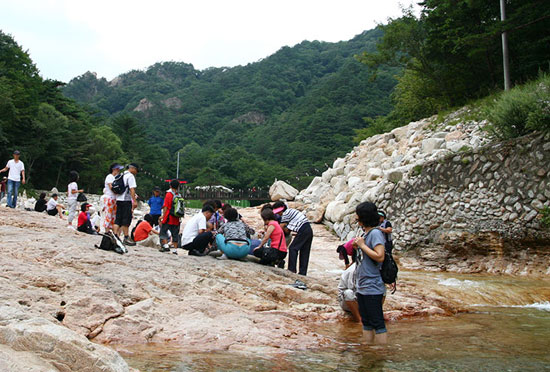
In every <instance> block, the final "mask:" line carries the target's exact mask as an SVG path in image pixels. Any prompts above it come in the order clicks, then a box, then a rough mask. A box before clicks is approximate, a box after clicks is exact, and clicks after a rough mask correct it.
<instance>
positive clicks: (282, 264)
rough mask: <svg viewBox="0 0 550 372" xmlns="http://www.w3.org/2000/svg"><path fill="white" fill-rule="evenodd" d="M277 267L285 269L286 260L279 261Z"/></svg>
mask: <svg viewBox="0 0 550 372" xmlns="http://www.w3.org/2000/svg"><path fill="white" fill-rule="evenodd" d="M277 267H278V268H279V269H284V268H285V260H281V261H279V263H278V264H277Z"/></svg>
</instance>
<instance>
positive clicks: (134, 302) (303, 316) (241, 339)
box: [0, 207, 460, 352]
mask: <svg viewBox="0 0 550 372" xmlns="http://www.w3.org/2000/svg"><path fill="white" fill-rule="evenodd" d="M241 213H242V215H243V217H244V219H245V221H246V222H248V223H250V224H251V225H254V227H256V228H260V227H261V222H260V221H261V220H260V219H259V209H256V208H249V209H243V210H241ZM313 227H314V234H315V238H314V242H313V248H312V254H311V263H310V271H309V275H308V277H307V278H303V277H298V276H297V275H295V274H292V273H290V272H288V271H287V270H283V269H277V268H271V267H265V266H261V265H259V264H257V263H254V262H242V261H233V260H228V261H221V260H217V259H215V258H213V257H210V256H207V257H190V256H188V255H187V252H186V251H183V250H179V255H177V256H176V255H173V254H167V253H160V252H158V251H157V250H156V249H153V248H146V247H140V246H137V247H131V248H130V252H129V253H128V254H126V255H123V256H121V255H118V254H116V253H114V252H105V251H101V250H98V249H96V248H94V244H99V242H100V237H97V236H91V235H86V234H82V233H79V232H76V231H73V230H70V229H68V228H67V227H66V226H65V220H60V219H58V218H56V217H49V216H46V215H45V214H38V213H36V212H25V211H14V210H11V209H7V208H3V207H2V208H0V237H1V243H2V244H1V246H0V252H1V254H0V262H1V264H0V265H1V267H2V271H1V274H0V283H1V286H2V291H1V292H0V303H2V304H3V306H2V307H1V308H0V322H2V321H6V320H7V319H13V318H17V319H21V320H24V319H30V318H44V319H47V320H48V321H51V322H53V323H54V324H58V325H62V326H65V327H67V328H69V329H70V330H73V331H75V332H76V333H78V334H80V335H82V336H85V337H87V338H88V339H91V340H93V341H95V342H99V343H107V344H108V343H114V344H128V345H129V344H141V343H147V342H171V343H175V344H178V345H181V346H182V347H183V348H184V350H188V351H192V350H205V348H206V349H207V350H216V349H218V350H220V349H235V350H237V349H238V350H242V349H247V348H250V349H252V348H258V347H262V348H265V349H273V350H276V349H284V350H285V349H286V350H293V349H294V350H295V349H300V348H311V347H319V346H323V345H325V346H326V345H329V344H330V342H331V341H330V339H329V338H327V337H325V336H322V335H319V334H318V333H317V332H316V331H315V329H316V327H315V325H316V324H318V323H319V322H335V321H342V320H344V319H347V316H346V315H344V313H343V312H342V311H341V310H340V309H339V305H338V302H337V284H338V280H339V277H340V273H341V272H342V269H343V263H342V261H339V260H338V255H337V254H336V252H335V250H336V247H337V246H338V244H339V243H340V242H339V240H338V239H337V238H336V237H335V236H334V235H332V234H331V233H329V232H328V231H327V229H326V228H325V226H323V225H314V226H313ZM403 277H404V279H401V280H400V282H399V291H398V292H397V293H396V294H395V295H390V296H388V300H387V301H386V305H385V307H386V311H387V313H386V314H387V316H388V318H391V319H398V318H401V317H409V316H418V315H420V316H424V315H433V314H447V315H448V314H452V313H454V312H455V311H457V310H459V309H460V305H458V304H459V303H460V299H455V300H453V299H452V298H446V297H445V296H442V295H440V294H438V293H434V292H432V291H430V288H429V286H422V285H418V282H417V280H412V279H407V275H406V274H404V276H403ZM299 278H300V279H303V280H304V281H305V282H306V283H307V285H308V287H309V289H308V290H306V291H302V290H299V289H295V288H293V287H291V286H290V285H289V284H291V283H293V282H294V281H295V280H296V279H299ZM457 296H458V295H457ZM5 350H6V349H2V351H3V352H6V351H5Z"/></svg>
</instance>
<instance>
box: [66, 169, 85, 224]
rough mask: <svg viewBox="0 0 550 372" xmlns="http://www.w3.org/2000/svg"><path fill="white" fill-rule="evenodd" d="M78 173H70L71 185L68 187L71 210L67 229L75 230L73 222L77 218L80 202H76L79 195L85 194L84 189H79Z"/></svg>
mask: <svg viewBox="0 0 550 372" xmlns="http://www.w3.org/2000/svg"><path fill="white" fill-rule="evenodd" d="M76 181H78V172H77V171H71V173H69V185H68V186H67V208H68V209H69V217H68V218H67V227H68V228H71V229H74V227H73V220H74V218H75V217H76V207H77V204H78V201H77V200H76V199H77V197H78V194H79V193H81V192H84V190H82V189H80V190H79V189H78V184H77V183H76Z"/></svg>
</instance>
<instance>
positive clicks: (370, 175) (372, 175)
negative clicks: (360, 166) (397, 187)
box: [365, 168, 384, 181]
mask: <svg viewBox="0 0 550 372" xmlns="http://www.w3.org/2000/svg"><path fill="white" fill-rule="evenodd" d="M383 175H384V172H383V171H382V169H380V168H369V170H367V174H366V176H365V179H366V180H368V181H373V180H376V179H378V178H380V177H382V176H383Z"/></svg>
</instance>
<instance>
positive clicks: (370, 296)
mask: <svg viewBox="0 0 550 372" xmlns="http://www.w3.org/2000/svg"><path fill="white" fill-rule="evenodd" d="M355 213H356V214H357V221H358V222H359V225H360V226H361V227H362V228H363V230H364V231H365V236H364V238H363V237H359V238H356V239H355V244H356V245H357V249H358V250H360V251H359V253H361V255H359V253H358V263H357V264H358V265H359V266H358V269H357V303H358V304H359V313H360V314H361V321H362V322H363V330H364V333H365V335H366V338H367V343H372V342H373V341H375V342H377V343H386V342H387V330H386V324H385V322H384V312H383V310H382V304H383V299H384V293H385V291H386V287H385V285H384V282H383V281H382V276H381V275H380V267H381V264H382V262H383V261H384V256H385V247H384V245H385V243H386V239H385V238H384V233H383V232H382V231H380V230H379V229H377V227H378V225H379V217H380V216H379V215H378V209H377V208H376V205H374V204H373V203H370V202H365V203H361V204H359V205H358V206H357V208H356V209H355Z"/></svg>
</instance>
